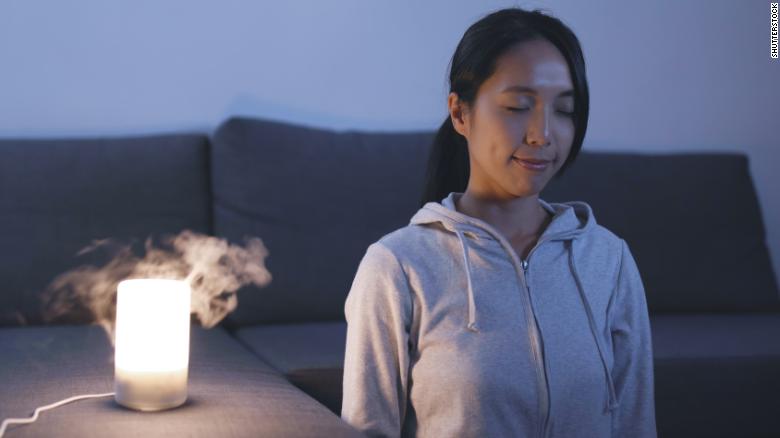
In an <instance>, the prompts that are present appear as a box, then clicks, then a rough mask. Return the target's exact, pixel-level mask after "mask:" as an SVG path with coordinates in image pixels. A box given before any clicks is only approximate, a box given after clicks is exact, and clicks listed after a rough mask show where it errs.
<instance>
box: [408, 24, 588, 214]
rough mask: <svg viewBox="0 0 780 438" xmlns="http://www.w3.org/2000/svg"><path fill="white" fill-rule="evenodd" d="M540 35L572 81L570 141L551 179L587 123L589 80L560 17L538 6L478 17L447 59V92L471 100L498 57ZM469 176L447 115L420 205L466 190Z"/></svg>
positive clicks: (576, 147) (461, 142)
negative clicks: (555, 50)
mask: <svg viewBox="0 0 780 438" xmlns="http://www.w3.org/2000/svg"><path fill="white" fill-rule="evenodd" d="M538 39H543V40H547V41H549V42H550V43H552V44H553V45H554V46H555V47H557V48H558V50H560V52H561V53H562V54H563V57H564V58H565V59H566V63H567V64H568V66H569V71H570V72H571V76H572V77H571V80H572V84H573V85H574V140H573V142H572V146H571V150H570V152H569V156H568V157H566V161H565V162H564V163H563V165H562V166H561V168H560V169H559V170H558V172H557V174H556V175H555V178H558V177H560V176H561V175H562V174H563V172H564V170H565V169H566V168H567V167H568V166H569V165H571V163H573V162H574V160H575V159H576V158H577V155H578V154H579V151H580V149H581V148H582V141H583V139H584V138H585V130H586V129H587V126H588V108H589V95H588V81H587V78H586V77H585V59H584V57H583V55H582V48H581V47H580V42H579V40H578V39H577V37H576V36H575V35H574V32H572V31H571V29H569V28H568V27H567V26H566V25H565V24H563V23H562V22H561V21H560V20H559V19H557V18H555V17H553V16H550V15H547V14H545V13H544V12H542V11H541V10H539V9H536V10H533V11H526V10H523V9H520V8H508V9H501V10H499V11H496V12H493V13H491V14H488V15H486V16H485V17H483V18H481V19H480V20H479V21H477V22H476V23H474V24H472V25H471V26H470V27H469V28H468V29H467V30H466V33H464V34H463V37H462V38H461V40H460V42H459V43H458V47H457V48H456V49H455V53H454V54H453V55H452V60H451V61H450V76H449V82H450V92H454V93H456V94H457V95H458V99H459V100H460V101H461V102H464V103H465V104H467V105H471V104H473V102H474V100H475V99H476V97H477V90H478V89H479V87H480V86H481V85H482V83H483V82H484V81H485V80H486V79H487V78H489V77H490V76H491V75H492V74H493V72H494V71H495V68H496V62H497V60H498V58H499V57H500V56H501V55H503V54H504V53H505V52H506V51H507V50H509V49H510V48H511V47H513V46H514V45H516V44H518V43H521V42H525V41H531V40H538ZM468 177H469V155H468V147H467V146H466V138H465V137H463V136H462V135H460V134H459V133H458V132H456V131H455V128H454V127H453V126H452V120H451V119H450V116H449V115H448V116H447V118H446V119H445V120H444V123H442V125H441V127H440V128H439V130H438V132H437V133H436V136H435V137H434V139H433V144H432V145H431V150H430V156H429V158H428V168H427V175H426V177H425V179H426V182H425V187H424V191H423V196H422V199H421V203H420V206H422V205H425V203H426V202H431V201H434V202H438V201H440V200H441V199H442V198H444V197H445V196H447V195H448V194H449V193H450V192H462V191H465V189H466V185H467V184H468Z"/></svg>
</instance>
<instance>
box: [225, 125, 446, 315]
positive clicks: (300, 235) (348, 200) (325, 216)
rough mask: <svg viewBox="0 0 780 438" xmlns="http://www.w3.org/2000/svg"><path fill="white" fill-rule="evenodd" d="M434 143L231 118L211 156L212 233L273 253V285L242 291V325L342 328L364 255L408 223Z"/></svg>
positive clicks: (427, 136) (420, 136)
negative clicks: (259, 243) (247, 240)
mask: <svg viewBox="0 0 780 438" xmlns="http://www.w3.org/2000/svg"><path fill="white" fill-rule="evenodd" d="M431 138H432V133H402V134H386V133H358V132H333V131H328V130H323V129H315V128H309V127H302V126H295V125H290V124H284V123H279V122H272V121H263V120H253V119H245V118H233V119H230V120H228V121H226V122H225V123H224V124H222V125H221V126H220V127H219V129H218V130H217V131H216V133H215V135H214V139H213V148H212V160H211V164H212V176H213V187H214V231H215V233H216V235H217V236H219V237H227V238H228V239H229V240H230V241H236V242H240V241H242V239H243V237H244V236H257V237H259V238H261V239H262V240H263V242H264V243H265V245H266V247H267V248H268V250H269V256H268V258H267V260H266V267H267V268H268V270H269V271H270V272H271V275H272V276H273V281H272V282H271V284H270V285H268V286H267V287H265V288H263V289H262V290H257V288H255V287H246V288H243V289H241V290H240V291H239V293H238V298H239V306H238V309H237V310H236V311H235V312H234V313H233V314H231V315H230V316H229V321H230V322H231V323H233V324H235V325H239V326H240V325H248V324H257V323H275V322H296V321H328V320H339V319H343V318H344V300H345V298H346V296H347V293H348V292H349V286H350V284H351V283H352V280H353V278H354V275H355V272H356V271H357V266H358V264H359V262H360V258H361V257H362V256H363V254H364V253H365V250H366V248H367V247H368V246H369V245H370V244H371V243H372V242H374V241H376V240H378V239H379V238H380V237H382V236H383V235H384V234H386V233H388V232H390V231H392V230H393V229H396V228H400V227H403V226H405V225H406V224H407V223H409V219H410V218H411V216H412V215H413V214H414V212H415V211H417V208H418V205H417V204H418V201H419V198H420V195H421V194H422V184H423V175H424V170H425V165H426V160H427V151H428V147H429V143H430V141H431Z"/></svg>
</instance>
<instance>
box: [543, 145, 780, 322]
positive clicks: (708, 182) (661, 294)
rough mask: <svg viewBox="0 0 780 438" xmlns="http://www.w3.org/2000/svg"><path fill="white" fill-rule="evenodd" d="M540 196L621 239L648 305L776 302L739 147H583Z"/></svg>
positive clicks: (734, 307) (677, 307) (663, 308)
mask: <svg viewBox="0 0 780 438" xmlns="http://www.w3.org/2000/svg"><path fill="white" fill-rule="evenodd" d="M541 196H542V199H545V200H548V201H557V202H560V201H569V200H582V201H586V202H588V203H589V204H590V205H591V207H592V208H593V211H594V214H595V216H596V221H597V222H598V223H600V224H602V225H604V226H605V227H607V228H608V229H610V230H611V231H613V232H614V233H615V234H617V235H618V236H620V237H622V238H624V239H625V240H626V242H627V243H628V244H629V247H630V248H631V251H632V253H633V255H634V258H635V259H636V261H637V265H638V266H639V270H640V273H641V274H642V279H643V282H644V285H645V292H646V295H647V300H648V306H649V309H650V311H651V312H740V311H746V312H750V311H778V310H780V304H779V301H780V299H778V289H777V282H776V279H775V275H774V272H773V270H772V266H771V262H770V258H769V252H768V249H767V246H766V242H765V239H766V236H765V231H764V224H763V219H762V217H761V211H760V208H759V204H758V200H757V198H756V192H755V189H754V187H753V182H752V180H751V177H750V171H749V168H748V159H747V156H745V155H744V154H741V153H682V154H653V155H649V154H635V153H606V152H601V153H583V154H581V155H580V156H579V157H578V159H577V162H576V163H575V164H574V165H573V166H572V167H571V168H570V169H568V170H567V171H566V173H564V174H563V175H562V176H561V177H560V178H559V179H553V180H552V181H551V182H550V183H549V184H548V185H547V187H545V190H544V191H543V192H542V194H541Z"/></svg>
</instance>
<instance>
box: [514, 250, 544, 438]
mask: <svg viewBox="0 0 780 438" xmlns="http://www.w3.org/2000/svg"><path fill="white" fill-rule="evenodd" d="M536 246H538V243H537V245H536ZM536 246H534V248H533V249H531V251H529V252H528V257H527V258H526V259H525V260H523V259H520V265H521V266H522V267H523V277H524V282H523V283H524V286H525V289H526V291H527V294H528V304H529V307H530V304H531V285H530V284H529V281H528V266H529V260H530V259H531V253H532V252H533V250H534V249H536ZM531 313H532V315H533V309H531ZM533 327H534V330H533V331H532V332H531V337H532V340H533V343H532V346H531V347H532V351H533V352H534V358H535V359H536V365H537V367H536V371H537V373H536V374H537V377H538V378H539V381H540V382H541V384H540V387H539V394H540V397H541V400H540V404H541V408H542V409H541V410H542V415H541V429H542V430H541V435H540V436H541V437H542V438H546V437H547V417H548V416H549V403H550V398H549V392H548V390H547V376H546V375H545V371H544V352H542V350H541V342H540V341H539V331H538V328H537V327H536V321H535V319H534V321H533Z"/></svg>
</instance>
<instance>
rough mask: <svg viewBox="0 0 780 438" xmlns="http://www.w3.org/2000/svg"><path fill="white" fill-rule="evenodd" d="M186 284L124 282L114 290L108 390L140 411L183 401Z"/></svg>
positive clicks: (187, 351) (187, 341) (187, 319)
mask: <svg viewBox="0 0 780 438" xmlns="http://www.w3.org/2000/svg"><path fill="white" fill-rule="evenodd" d="M189 354H190V286H189V283H187V282H185V281H179V280H157V279H137V280H125V281H122V282H120V283H119V286H118V287H117V300H116V334H115V356H114V392H115V393H116V394H115V399H116V401H117V403H119V404H121V405H123V406H126V407H129V408H133V409H138V410H142V411H158V410H162V409H168V408H174V407H176V406H179V405H181V404H182V403H184V402H185V401H186V400H187V370H188V367H189Z"/></svg>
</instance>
